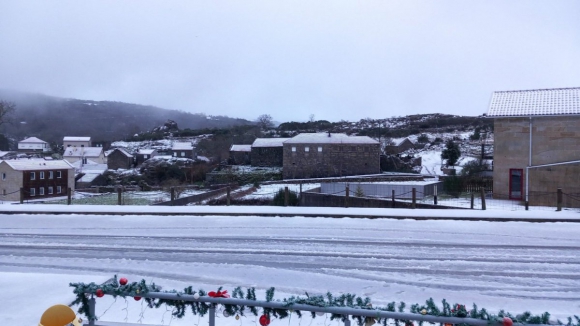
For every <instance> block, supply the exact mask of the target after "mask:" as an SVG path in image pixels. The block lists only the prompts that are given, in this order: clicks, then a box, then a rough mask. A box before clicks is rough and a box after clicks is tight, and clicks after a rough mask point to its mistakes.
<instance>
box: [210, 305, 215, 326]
mask: <svg viewBox="0 0 580 326" xmlns="http://www.w3.org/2000/svg"><path fill="white" fill-rule="evenodd" d="M209 326H215V304H212V305H211V306H210V307H209Z"/></svg>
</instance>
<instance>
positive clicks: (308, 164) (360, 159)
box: [283, 144, 380, 179]
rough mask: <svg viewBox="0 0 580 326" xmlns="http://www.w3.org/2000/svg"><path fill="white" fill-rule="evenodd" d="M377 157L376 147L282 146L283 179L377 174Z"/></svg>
mask: <svg viewBox="0 0 580 326" xmlns="http://www.w3.org/2000/svg"><path fill="white" fill-rule="evenodd" d="M293 148H294V149H295V150H293ZM379 156H380V148H379V144H284V159H283V162H284V169H283V173H284V179H302V178H325V177H341V176H349V175H364V174H376V173H380V159H379Z"/></svg>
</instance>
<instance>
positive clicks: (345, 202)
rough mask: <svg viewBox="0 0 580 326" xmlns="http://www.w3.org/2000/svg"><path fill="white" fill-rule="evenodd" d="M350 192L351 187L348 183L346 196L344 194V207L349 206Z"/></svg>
mask: <svg viewBox="0 0 580 326" xmlns="http://www.w3.org/2000/svg"><path fill="white" fill-rule="evenodd" d="M349 193H350V190H349V187H348V185H346V188H345V196H344V208H348V197H349Z"/></svg>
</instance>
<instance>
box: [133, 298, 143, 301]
mask: <svg viewBox="0 0 580 326" xmlns="http://www.w3.org/2000/svg"><path fill="white" fill-rule="evenodd" d="M133 299H135V301H139V300H141V297H133Z"/></svg>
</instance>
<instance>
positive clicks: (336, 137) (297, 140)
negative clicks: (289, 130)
mask: <svg viewBox="0 0 580 326" xmlns="http://www.w3.org/2000/svg"><path fill="white" fill-rule="evenodd" d="M285 144H379V142H378V141H376V140H374V139H372V138H370V137H367V136H349V135H347V134H332V133H331V134H330V136H329V134H328V133H304V134H299V135H296V136H294V137H292V138H290V139H289V140H287V141H286V142H285Z"/></svg>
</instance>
